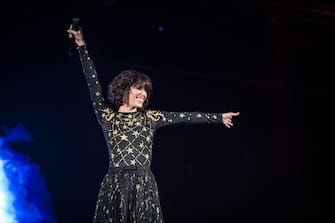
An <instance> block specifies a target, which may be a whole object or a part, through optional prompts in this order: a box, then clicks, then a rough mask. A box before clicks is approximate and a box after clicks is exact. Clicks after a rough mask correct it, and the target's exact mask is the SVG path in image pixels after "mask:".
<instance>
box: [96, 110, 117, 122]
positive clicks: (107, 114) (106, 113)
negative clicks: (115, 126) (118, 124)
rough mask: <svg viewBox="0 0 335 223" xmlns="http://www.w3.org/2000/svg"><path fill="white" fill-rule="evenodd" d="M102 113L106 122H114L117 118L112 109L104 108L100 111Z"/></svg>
mask: <svg viewBox="0 0 335 223" xmlns="http://www.w3.org/2000/svg"><path fill="white" fill-rule="evenodd" d="M99 111H100V112H102V115H101V116H102V118H104V119H105V120H106V121H110V120H112V118H113V117H114V116H115V114H114V113H113V111H112V110H111V109H110V108H104V109H99Z"/></svg>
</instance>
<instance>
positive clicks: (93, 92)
mask: <svg viewBox="0 0 335 223" xmlns="http://www.w3.org/2000/svg"><path fill="white" fill-rule="evenodd" d="M78 52H79V57H80V61H81V65H82V68H83V72H84V75H85V78H86V81H87V85H88V89H89V93H90V98H91V101H92V105H93V109H94V112H95V114H96V116H97V118H98V121H99V123H100V124H102V122H103V121H105V120H106V119H108V115H109V114H111V113H112V111H111V109H110V108H109V107H108V106H107V104H106V102H105V99H104V98H103V96H102V89H101V85H100V82H99V80H98V75H97V72H96V70H95V67H94V64H93V61H92V59H91V57H90V56H89V53H88V51H87V49H86V47H85V46H81V47H78Z"/></svg>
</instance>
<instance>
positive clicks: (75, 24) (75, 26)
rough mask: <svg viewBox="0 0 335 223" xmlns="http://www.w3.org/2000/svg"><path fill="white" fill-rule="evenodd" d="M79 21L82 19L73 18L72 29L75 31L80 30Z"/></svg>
mask: <svg viewBox="0 0 335 223" xmlns="http://www.w3.org/2000/svg"><path fill="white" fill-rule="evenodd" d="M79 21H80V19H79V18H77V17H75V18H72V29H73V30H74V31H78V30H80V26H79Z"/></svg>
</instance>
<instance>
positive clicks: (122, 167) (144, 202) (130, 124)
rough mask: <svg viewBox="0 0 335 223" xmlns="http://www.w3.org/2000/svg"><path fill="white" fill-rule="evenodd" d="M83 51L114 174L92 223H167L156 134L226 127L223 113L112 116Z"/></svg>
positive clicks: (103, 188)
mask: <svg viewBox="0 0 335 223" xmlns="http://www.w3.org/2000/svg"><path fill="white" fill-rule="evenodd" d="M78 51H79V56H80V60H81V64H82V67H83V73H84V75H85V77H86V80H87V84H88V88H89V92H90V97H91V100H92V104H93V109H94V112H95V114H96V117H97V119H98V121H99V124H100V126H101V128H102V131H103V134H104V136H105V140H106V144H107V148H108V152H109V169H108V171H107V173H106V175H105V176H104V178H103V180H102V183H101V186H100V191H99V194H98V199H97V203H96V209H95V214H94V219H93V222H94V223H130V222H134V223H135V222H138V223H162V222H164V219H163V214H162V210H161V205H160V201H159V194H158V187H157V183H156V180H155V177H154V175H153V173H152V171H151V170H150V164H151V158H152V152H153V151H152V143H153V137H154V133H155V131H156V130H157V129H158V128H160V127H163V126H166V125H172V124H179V123H222V116H221V113H201V112H166V111H153V110H147V111H141V112H131V113H121V112H116V111H113V110H112V109H111V108H110V107H109V106H108V105H107V104H106V102H105V100H104V98H103V97H102V90H101V85H100V83H99V80H98V76H97V73H96V70H95V68H94V64H93V62H92V60H91V58H90V56H89V54H88V51H87V49H86V47H85V46H83V47H78Z"/></svg>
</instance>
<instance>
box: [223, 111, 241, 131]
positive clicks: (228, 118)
mask: <svg viewBox="0 0 335 223" xmlns="http://www.w3.org/2000/svg"><path fill="white" fill-rule="evenodd" d="M239 114H240V113H239V112H226V113H222V121H223V124H224V125H225V126H227V127H228V128H230V127H232V126H233V121H232V119H233V117H235V116H238V115H239Z"/></svg>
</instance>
